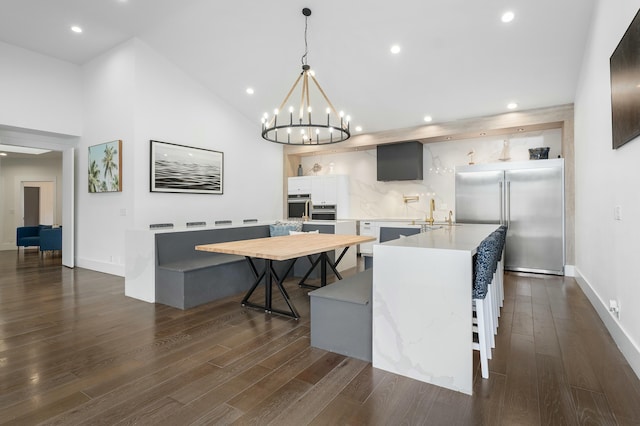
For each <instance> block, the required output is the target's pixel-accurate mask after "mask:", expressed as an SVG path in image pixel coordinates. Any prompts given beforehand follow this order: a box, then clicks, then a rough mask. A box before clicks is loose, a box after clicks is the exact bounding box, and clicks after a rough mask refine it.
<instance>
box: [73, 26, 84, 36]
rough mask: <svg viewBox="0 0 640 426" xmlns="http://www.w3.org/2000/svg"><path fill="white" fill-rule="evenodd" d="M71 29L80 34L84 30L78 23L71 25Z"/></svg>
mask: <svg viewBox="0 0 640 426" xmlns="http://www.w3.org/2000/svg"><path fill="white" fill-rule="evenodd" d="M71 31H73V32H74V33H78V34H80V33H81V32H82V28H80V27H79V26H77V25H74V26H72V27H71Z"/></svg>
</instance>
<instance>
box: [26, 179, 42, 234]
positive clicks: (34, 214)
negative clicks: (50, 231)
mask: <svg viewBox="0 0 640 426" xmlns="http://www.w3.org/2000/svg"><path fill="white" fill-rule="evenodd" d="M23 195H24V203H23V208H24V217H23V220H24V226H38V225H39V224H40V188H39V187H37V186H25V187H24V188H23Z"/></svg>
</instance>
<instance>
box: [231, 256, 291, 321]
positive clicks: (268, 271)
mask: <svg viewBox="0 0 640 426" xmlns="http://www.w3.org/2000/svg"><path fill="white" fill-rule="evenodd" d="M245 258H246V259H247V261H248V262H249V265H250V266H251V269H252V271H253V272H254V275H255V276H256V281H255V282H254V283H253V285H252V286H251V288H250V289H249V291H248V292H247V294H246V295H245V296H244V298H243V299H242V306H248V307H250V308H256V309H264V311H265V312H266V313H276V314H280V315H284V316H288V317H291V318H295V319H298V318H300V315H299V314H298V311H297V310H296V308H295V306H293V303H291V301H290V299H289V294H288V293H287V290H286V289H285V288H284V285H283V282H284V280H285V279H286V277H287V275H289V272H291V269H292V268H293V265H294V264H295V262H296V259H293V260H292V261H291V264H290V265H289V267H288V268H287V271H286V272H285V273H284V275H283V276H282V279H280V278H279V277H278V275H277V274H276V272H275V270H274V268H273V261H272V260H271V259H265V266H264V270H263V271H262V272H261V273H260V274H258V271H257V269H256V267H255V264H254V263H253V260H252V259H251V258H250V257H248V256H246V257H245ZM274 279H275V283H276V286H277V288H278V290H279V291H280V293H281V294H282V297H283V298H284V301H285V303H286V304H287V306H288V307H289V312H287V311H282V310H279V309H274V308H273V291H272V288H273V281H274ZM263 280H264V285H265V287H264V305H258V304H256V303H252V302H249V298H250V297H251V295H252V294H253V292H254V291H255V289H256V288H257V287H258V285H260V283H261V282H262V281H263Z"/></svg>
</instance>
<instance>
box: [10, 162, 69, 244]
mask: <svg viewBox="0 0 640 426" xmlns="http://www.w3.org/2000/svg"><path fill="white" fill-rule="evenodd" d="M39 181H53V182H54V183H53V184H52V185H55V191H53V190H52V191H51V192H55V199H52V200H49V203H50V204H52V207H53V217H51V218H47V217H43V215H42V213H41V216H40V217H41V220H40V222H41V223H43V224H48V225H52V224H61V223H62V157H61V156H55V157H51V156H47V157H37V156H34V157H32V158H11V156H8V157H3V158H0V201H1V204H0V205H1V206H2V207H1V208H0V250H15V248H16V228H17V227H18V226H23V218H22V209H23V207H22V202H23V196H22V186H23V185H22V182H30V183H29V184H26V183H25V185H24V186H41V185H37V184H35V182H39ZM44 195H45V194H44V193H43V192H41V207H43V204H44V203H46V202H47V200H42V197H43V196H44ZM43 201H44V203H43Z"/></svg>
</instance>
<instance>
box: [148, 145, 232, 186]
mask: <svg viewBox="0 0 640 426" xmlns="http://www.w3.org/2000/svg"><path fill="white" fill-rule="evenodd" d="M149 153H150V155H149V157H150V165H149V170H150V173H149V188H150V191H151V192H171V193H183V194H218V195H221V194H223V193H224V192H223V189H224V153H223V152H221V151H214V150H211V149H204V148H196V147H192V146H186V145H178V144H174V143H169V142H161V141H156V140H151V141H150V147H149Z"/></svg>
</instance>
